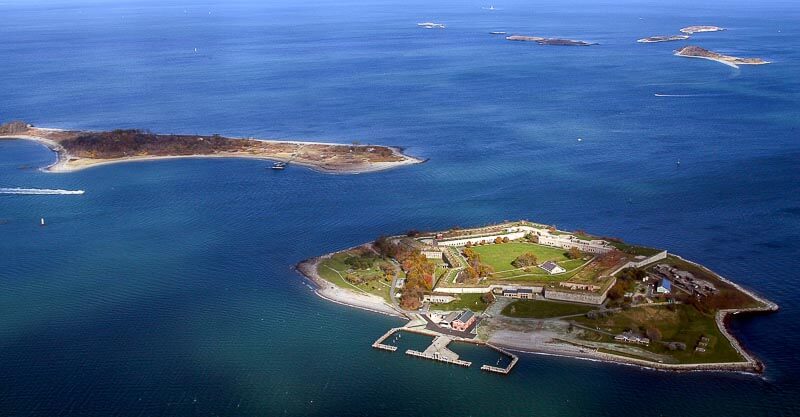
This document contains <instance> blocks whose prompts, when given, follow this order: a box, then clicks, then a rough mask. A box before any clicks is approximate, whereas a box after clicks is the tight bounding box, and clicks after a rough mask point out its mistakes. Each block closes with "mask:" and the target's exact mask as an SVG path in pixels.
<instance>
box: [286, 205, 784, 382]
mask: <svg viewBox="0 0 800 417" xmlns="http://www.w3.org/2000/svg"><path fill="white" fill-rule="evenodd" d="M297 269H298V271H300V272H301V273H302V274H303V275H305V276H306V277H308V278H309V279H310V280H312V281H313V282H314V283H315V284H316V287H317V289H316V293H317V294H318V295H319V296H321V297H323V298H325V299H327V300H330V301H333V302H336V303H339V304H344V305H349V306H353V307H358V308H362V309H366V310H370V311H373V312H378V313H383V314H389V315H395V316H398V317H403V318H406V319H407V320H408V323H407V324H405V325H404V326H402V327H396V328H393V329H390V330H389V331H388V332H387V333H386V334H384V335H383V336H381V337H379V338H378V340H376V341H375V343H373V345H372V346H373V347H374V348H376V349H382V350H386V351H391V352H394V351H396V350H397V346H396V345H395V344H394V342H396V341H397V339H398V338H399V336H398V333H399V332H413V333H419V334H423V335H426V336H429V337H431V338H432V340H433V342H432V343H431V346H430V347H429V348H428V349H425V351H424V352H421V351H412V350H409V351H406V354H409V355H412V356H416V357H422V358H426V359H431V360H438V361H443V362H446V363H450V364H455V365H460V366H467V367H468V366H470V365H471V363H469V362H465V361H463V360H461V359H459V356H458V354H457V353H455V352H453V351H451V350H449V349H447V345H448V344H449V343H450V342H456V343H473V344H479V345H485V346H487V347H489V348H492V349H495V350H498V351H499V352H501V354H503V355H504V356H503V357H504V358H506V359H504V360H503V361H502V364H501V361H498V363H497V364H494V363H492V364H488V365H483V366H482V367H481V369H483V370H486V371H490V372H499V373H503V374H506V373H508V372H510V371H511V368H513V366H514V364H515V363H516V361H517V359H518V358H517V357H516V356H515V355H514V354H512V353H510V352H509V351H513V350H518V351H525V352H540V353H547V354H553V355H560V356H567V357H577V358H588V359H593V360H601V361H607V362H617V363H625V364H632V365H638V366H642V367H646V368H657V369H665V370H675V371H695V370H728V371H745V372H760V371H761V370H762V365H761V363H760V362H759V361H758V360H757V359H756V358H754V357H753V356H752V355H751V354H749V353H748V352H747V351H746V350H745V349H744V348H742V346H741V344H740V342H739V341H738V340H737V339H736V338H735V337H734V336H733V335H732V334H731V333H730V331H729V330H728V328H727V323H728V321H729V320H731V319H732V317H734V316H736V315H738V314H744V313H750V314H752V313H758V312H771V311H776V310H777V309H778V306H777V305H776V304H775V303H773V302H771V301H769V300H766V299H764V298H762V297H759V296H758V295H756V294H755V293H753V292H751V291H749V290H747V289H745V288H743V287H741V286H739V285H737V284H735V283H733V282H731V281H729V280H727V279H725V278H723V277H722V276H720V275H718V274H716V273H714V272H713V271H711V270H709V269H708V268H706V267H704V266H702V265H699V264H697V263H695V262H692V261H689V260H687V259H684V258H682V257H680V256H678V255H675V254H672V253H668V252H667V251H666V250H663V249H654V248H650V247H645V246H639V245H633V244H629V243H626V242H624V241H622V240H620V239H618V238H613V237H601V236H595V235H590V234H588V233H586V232H584V231H580V230H578V231H574V232H567V231H563V230H559V229H557V228H556V227H554V226H550V225H544V224H540V223H534V222H530V221H526V220H521V221H517V222H508V223H502V224H495V225H489V226H484V227H478V228H472V229H461V228H454V229H450V230H445V231H439V232H419V231H410V232H408V233H407V234H405V235H399V236H388V237H380V238H378V239H377V240H376V241H374V242H370V243H366V244H364V245H361V246H358V247H354V248H350V249H346V250H342V251H339V252H335V253H331V254H327V255H323V256H320V257H317V258H312V259H308V260H306V261H303V262H301V263H300V264H298V266H297ZM376 336H377V335H376ZM505 349H507V350H505Z"/></svg>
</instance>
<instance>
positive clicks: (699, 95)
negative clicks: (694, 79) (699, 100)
mask: <svg viewBox="0 0 800 417" xmlns="http://www.w3.org/2000/svg"><path fill="white" fill-rule="evenodd" d="M653 95H654V96H656V97H713V96H712V95H709V94H659V93H655V94H653Z"/></svg>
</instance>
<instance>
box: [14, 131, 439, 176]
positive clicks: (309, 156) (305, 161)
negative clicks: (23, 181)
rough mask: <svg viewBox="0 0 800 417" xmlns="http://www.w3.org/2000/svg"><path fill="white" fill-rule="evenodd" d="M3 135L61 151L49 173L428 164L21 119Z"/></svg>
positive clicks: (307, 146) (358, 150) (336, 147)
mask: <svg viewBox="0 0 800 417" xmlns="http://www.w3.org/2000/svg"><path fill="white" fill-rule="evenodd" d="M0 139H27V140H34V141H36V142H39V143H41V144H43V145H45V146H47V147H48V148H50V149H51V150H53V151H54V152H56V153H57V154H58V159H57V161H56V162H55V163H54V164H53V165H51V166H49V167H47V168H46V170H47V171H49V172H70V171H76V170H80V169H84V168H89V167H93V166H98V165H105V164H110V163H118V162H129V161H143V160H154V159H167V158H213V157H216V158H254V159H266V160H271V161H277V162H276V163H275V165H274V166H273V167H274V168H276V169H283V167H285V165H286V164H287V163H289V162H291V163H293V164H298V165H303V166H307V167H310V168H312V169H315V170H318V171H322V172H330V173H361V172H370V171H379V170H384V169H390V168H394V167H398V166H402V165H408V164H416V163H421V162H424V161H423V160H420V159H417V158H413V157H411V156H408V155H405V154H403V152H402V150H401V149H400V148H395V147H389V146H378V145H361V144H357V143H354V144H351V145H346V144H337V143H322V142H299V141H279V140H264V139H253V138H247V139H244V138H229V137H224V136H220V135H172V134H155V133H150V132H148V131H143V130H113V131H108V132H92V131H77V130H60V129H46V128H38V127H34V126H33V125H30V124H27V123H25V122H19V121H16V122H10V123H6V124H4V125H0Z"/></svg>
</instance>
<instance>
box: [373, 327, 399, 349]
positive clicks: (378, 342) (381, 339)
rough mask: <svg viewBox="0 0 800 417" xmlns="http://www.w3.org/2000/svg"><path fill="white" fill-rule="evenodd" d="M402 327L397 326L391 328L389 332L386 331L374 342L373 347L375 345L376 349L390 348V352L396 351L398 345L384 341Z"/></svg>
mask: <svg viewBox="0 0 800 417" xmlns="http://www.w3.org/2000/svg"><path fill="white" fill-rule="evenodd" d="M401 329H402V327H395V328H392V329H389V331H388V332H386V333H384V334H383V336H381V337H379V338H378V340H376V341H375V342H374V343H372V347H374V348H375V349H383V350H388V351H389V352H394V351H396V350H397V346H392V345H386V344H384V343H383V342H385V341H386V339H388V338H390V337H391V336H392V335H393V334H395V333H397V332H398V331H399V330H401Z"/></svg>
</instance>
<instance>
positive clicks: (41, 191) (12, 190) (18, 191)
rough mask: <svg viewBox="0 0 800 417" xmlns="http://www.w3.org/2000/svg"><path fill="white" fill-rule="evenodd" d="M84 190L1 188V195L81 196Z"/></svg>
mask: <svg viewBox="0 0 800 417" xmlns="http://www.w3.org/2000/svg"><path fill="white" fill-rule="evenodd" d="M84 192H85V191H83V190H51V189H47V188H0V194H20V195H81V194H83V193H84Z"/></svg>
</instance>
